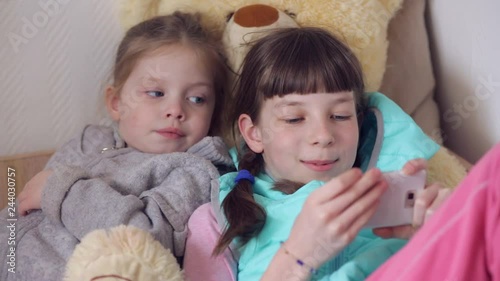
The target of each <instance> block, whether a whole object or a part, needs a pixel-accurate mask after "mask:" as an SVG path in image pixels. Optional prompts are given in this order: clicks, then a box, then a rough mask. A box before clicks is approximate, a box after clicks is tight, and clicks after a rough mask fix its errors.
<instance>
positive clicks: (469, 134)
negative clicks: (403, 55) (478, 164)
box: [428, 0, 500, 162]
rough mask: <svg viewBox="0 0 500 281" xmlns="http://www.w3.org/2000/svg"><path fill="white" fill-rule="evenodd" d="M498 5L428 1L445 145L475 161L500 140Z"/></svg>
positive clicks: (492, 1)
mask: <svg viewBox="0 0 500 281" xmlns="http://www.w3.org/2000/svg"><path fill="white" fill-rule="evenodd" d="M499 12H500V1H498V0H476V1H470V0H429V1H428V23H429V24H428V27H429V28H431V32H430V33H431V34H430V39H431V50H432V52H433V61H434V65H435V68H434V71H435V75H436V83H437V88H436V97H437V100H438V103H439V104H440V110H441V117H442V118H441V119H442V122H441V125H442V127H443V128H444V131H443V137H444V138H445V144H446V145H447V146H448V147H450V148H451V149H453V150H454V151H456V152H458V153H459V154H460V155H462V156H463V157H465V158H466V159H467V160H469V161H472V162H475V161H476V160H477V159H479V158H480V157H481V156H482V155H483V154H484V153H485V152H486V151H487V150H488V149H489V148H491V147H492V146H493V145H494V144H495V143H497V142H499V141H500V36H499V35H498V34H499V32H498V30H499V29H500V16H499Z"/></svg>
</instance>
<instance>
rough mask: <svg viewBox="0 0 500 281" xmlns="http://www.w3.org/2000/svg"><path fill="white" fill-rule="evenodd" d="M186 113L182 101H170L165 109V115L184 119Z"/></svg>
mask: <svg viewBox="0 0 500 281" xmlns="http://www.w3.org/2000/svg"><path fill="white" fill-rule="evenodd" d="M185 116H186V114H185V112H184V109H183V108H182V104H181V103H180V102H177V101H176V102H173V101H172V102H169V104H168V105H167V107H166V109H165V117H167V118H174V119H179V120H180V121H182V120H184V118H185Z"/></svg>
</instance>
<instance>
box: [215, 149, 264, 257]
mask: <svg viewBox="0 0 500 281" xmlns="http://www.w3.org/2000/svg"><path fill="white" fill-rule="evenodd" d="M245 148H246V149H245ZM244 149H245V150H247V152H246V153H245V154H244V155H243V157H242V158H241V160H240V163H239V165H238V170H243V169H245V170H248V171H249V172H250V173H251V174H252V175H257V174H258V173H259V172H260V171H261V170H262V166H263V159H262V155H261V154H256V153H254V152H253V151H251V150H250V149H248V147H246V145H245V147H244ZM222 208H223V209H224V215H225V216H226V219H227V222H228V227H227V228H226V230H225V231H224V232H223V234H222V236H221V237H220V239H219V242H218V243H217V246H216V247H215V249H214V252H213V254H214V255H219V254H221V253H222V252H223V251H224V249H226V248H227V247H228V246H229V244H230V243H231V242H232V241H233V239H234V238H236V237H241V238H242V242H243V243H246V242H247V241H248V240H249V239H250V238H251V237H253V236H255V235H256V234H257V233H258V232H259V231H260V230H261V229H262V227H264V223H265V221H266V212H265V211H264V209H263V208H262V207H261V206H260V205H259V204H258V203H257V202H255V199H254V198H253V188H252V184H251V183H250V182H249V181H247V180H241V181H239V182H238V183H237V184H236V186H235V187H234V188H233V190H231V192H229V194H228V195H227V196H226V198H225V199H224V201H223V202H222Z"/></svg>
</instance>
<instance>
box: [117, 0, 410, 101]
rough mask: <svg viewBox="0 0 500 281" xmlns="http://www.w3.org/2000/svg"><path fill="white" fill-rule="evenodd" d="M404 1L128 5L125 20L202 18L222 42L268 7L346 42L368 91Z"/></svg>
mask: <svg viewBox="0 0 500 281" xmlns="http://www.w3.org/2000/svg"><path fill="white" fill-rule="evenodd" d="M402 2H403V0H367V1H350V0H323V1H299V0H293V1H281V0H267V1H262V0H261V1H255V0H253V1H248V0H218V1H205V0H177V1H174V0H146V1H144V0H141V1H139V0H125V1H123V6H122V7H123V8H122V13H121V19H122V22H123V25H124V27H125V28H128V27H130V26H132V25H133V24H136V23H138V22H140V21H141V20H143V19H145V18H148V17H151V16H154V15H160V14H169V13H172V12H174V11H176V10H180V11H185V12H200V13H201V17H202V23H203V24H205V25H206V26H207V27H208V29H209V30H211V31H212V32H214V33H215V34H217V35H218V36H219V37H222V33H223V31H224V28H225V27H226V20H227V18H228V16H229V15H230V14H231V13H232V12H234V11H236V10H237V9H238V8H241V7H244V6H247V5H250V4H266V5H269V6H272V7H274V8H276V9H278V10H280V11H284V12H287V13H288V14H290V15H292V17H293V18H294V19H295V21H296V22H297V24H298V25H299V26H319V27H324V28H326V29H328V30H329V31H331V32H332V33H334V34H336V35H337V36H338V37H339V38H340V39H341V40H344V41H345V42H346V43H347V44H348V45H349V46H350V47H351V48H352V49H353V51H354V52H355V53H356V55H357V56H358V58H359V60H360V61H361V64H362V67H363V71H364V73H365V77H366V85H367V87H366V88H367V91H370V92H371V91H377V90H378V89H379V88H380V85H381V83H382V77H383V75H384V70H385V63H386V57H387V46H388V41H387V39H386V38H387V26H388V24H389V21H390V19H391V18H392V17H393V16H394V14H395V13H396V11H397V10H398V9H399V8H400V6H401V3H402Z"/></svg>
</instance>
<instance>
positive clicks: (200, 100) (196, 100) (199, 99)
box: [188, 97, 205, 104]
mask: <svg viewBox="0 0 500 281" xmlns="http://www.w3.org/2000/svg"><path fill="white" fill-rule="evenodd" d="M188 100H189V101H190V102H192V103H196V104H200V103H204V102H205V99H204V98H202V97H189V98H188Z"/></svg>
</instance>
